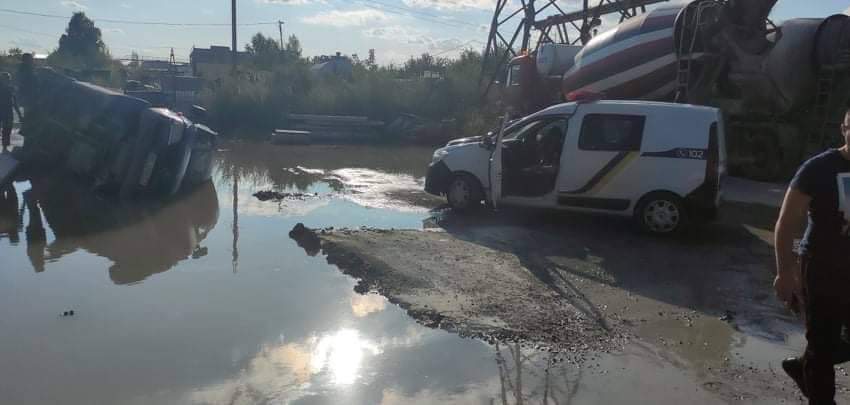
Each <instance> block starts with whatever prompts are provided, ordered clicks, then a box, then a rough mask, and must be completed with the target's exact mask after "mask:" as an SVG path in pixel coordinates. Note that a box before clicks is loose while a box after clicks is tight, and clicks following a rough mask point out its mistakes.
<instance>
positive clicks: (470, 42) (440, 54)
mask: <svg viewBox="0 0 850 405" xmlns="http://www.w3.org/2000/svg"><path fill="white" fill-rule="evenodd" d="M475 42H478V43H480V44H483V42H481V41H479V40H477V39H472V40H469V41H466V42H464V43H462V44H460V45H459V46H457V47H454V48H451V49H447V50H445V51H442V52H438V53H434V54H431V56H442V55H445V54H447V53H449V52H454V51H457V50H460V49H462V48H466V47H467V46H469V45H471V44H473V43H475Z"/></svg>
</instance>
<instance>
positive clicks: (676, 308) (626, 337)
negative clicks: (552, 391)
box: [308, 203, 845, 402]
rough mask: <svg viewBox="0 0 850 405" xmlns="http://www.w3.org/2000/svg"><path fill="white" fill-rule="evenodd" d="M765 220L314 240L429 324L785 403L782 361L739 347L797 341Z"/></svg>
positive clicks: (734, 215) (483, 228)
mask: <svg viewBox="0 0 850 405" xmlns="http://www.w3.org/2000/svg"><path fill="white" fill-rule="evenodd" d="M775 218H776V208H773V207H768V206H764V205H750V204H740V203H739V204H727V205H726V207H725V210H724V213H723V219H722V220H721V221H720V222H719V223H717V224H713V225H710V226H705V227H702V228H697V229H695V230H693V231H692V232H690V233H689V234H686V235H684V236H682V237H681V238H677V239H665V238H655V237H650V236H647V235H642V234H640V233H637V232H635V231H634V230H633V228H632V225H631V224H630V223H629V222H627V221H623V220H618V219H612V218H607V217H588V216H578V215H565V214H557V213H551V212H530V213H529V212H504V211H503V212H499V213H493V212H481V213H478V214H476V215H473V216H457V215H454V214H452V213H451V212H449V211H439V210H437V211H435V215H434V216H433V217H432V218H431V219H430V220H428V221H427V223H426V224H425V228H426V230H425V231H414V230H325V231H319V232H317V235H318V237H319V239H320V240H321V251H322V253H323V254H324V255H326V256H327V260H328V262H329V263H332V264H335V265H337V266H338V267H339V268H340V269H341V270H342V271H344V272H345V273H347V274H350V275H352V276H353V277H356V278H357V279H359V280H360V282H359V284H358V286H357V290H358V291H359V292H366V291H370V290H377V291H379V292H381V293H382V294H383V295H385V296H387V297H388V298H389V299H390V300H391V301H392V302H395V303H397V304H398V305H400V306H402V307H403V308H405V309H406V310H407V311H408V312H409V313H410V314H411V315H412V316H413V317H415V318H416V319H418V320H419V321H420V322H421V323H424V324H426V325H429V326H434V327H440V328H443V329H447V330H451V331H455V332H457V333H460V334H463V335H468V336H475V337H481V338H485V339H489V340H499V341H505V340H508V341H512V340H515V341H520V342H523V343H525V344H526V345H529V346H537V347H544V348H545V349H546V350H554V351H558V352H560V353H563V358H564V359H565V360H567V361H575V362H576V363H577V364H582V363H585V362H587V361H588V359H590V358H592V357H593V356H594V355H595V354H598V353H604V352H611V351H615V352H616V351H619V350H622V349H623V348H624V347H627V346H628V345H631V344H633V342H643V343H648V344H651V345H654V346H656V347H659V348H662V349H663V350H666V351H669V352H670V353H674V354H675V357H676V358H679V359H680V360H681V359H685V360H684V361H685V362H688V363H690V364H689V367H690V368H692V369H695V371H696V372H697V374H698V375H700V376H702V377H701V378H702V381H701V383H702V384H703V385H704V386H705V387H706V388H707V389H709V390H710V391H713V392H716V393H717V394H718V395H719V396H720V398H722V399H723V400H725V401H731V400H734V399H745V400H746V399H748V398H749V399H751V400H754V399H759V400H760V401H761V400H765V399H771V400H776V401H780V400H785V401H792V402H793V401H795V400H799V399H800V397H799V395H798V394H797V393H796V390H795V389H794V388H793V386H792V385H791V384H792V383H791V382H790V380H789V379H788V378H787V377H786V376H785V375H784V374H782V372H781V370H778V368H775V367H774V366H775V365H776V361H778V360H779V359H778V358H777V359H763V358H759V356H758V353H749V352H748V350H749V349H747V347H746V346H747V345H746V344H745V343H742V342H741V340H742V339H744V338H746V337H747V336H751V337H758V339H759V340H760V341H767V342H774V343H776V344H784V343H785V341H786V339H787V337H788V336H790V335H794V334H796V335H798V336H799V332H800V327H799V326H798V325H797V321H796V320H795V319H794V318H793V317H792V316H791V315H790V314H788V313H787V312H786V311H785V310H784V309H783V308H782V307H781V305H779V303H778V302H777V300H776V299H775V298H774V296H773V294H772V292H771V288H770V285H771V281H772V260H773V258H772V246H771V242H770V241H771V240H772V233H771V231H770V230H771V229H772V227H773V223H774V221H775ZM308 225H309V224H308ZM317 249H318V248H317V247H314V249H313V253H315V251H316V250H317ZM754 351H755V352H757V351H758V350H757V349H755V350H754ZM789 354H790V353H789ZM762 357H763V356H762ZM839 374H840V373H839ZM843 383H845V382H842V384H843ZM768 402H770V400H769V401H768Z"/></svg>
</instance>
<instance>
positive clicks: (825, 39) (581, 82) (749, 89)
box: [503, 0, 850, 180]
mask: <svg viewBox="0 0 850 405" xmlns="http://www.w3.org/2000/svg"><path fill="white" fill-rule="evenodd" d="M776 2H777V0H748V1H743V0H695V1H690V2H685V3H679V4H669V5H664V6H662V7H659V8H656V9H654V10H652V11H650V12H647V13H645V14H643V15H641V16H637V17H634V18H631V19H629V20H626V21H625V22H623V23H622V24H620V25H618V26H617V27H615V28H613V29H611V30H609V31H606V32H602V33H599V34H598V35H596V36H595V37H594V38H593V39H591V40H590V41H589V42H588V43H587V44H586V45H584V46H583V47H579V46H571V45H562V44H554V43H546V44H542V45H541V46H540V47H538V49H537V51H536V52H534V53H531V54H525V55H520V56H518V57H516V58H514V59H513V60H512V61H511V62H510V63H509V65H508V72H507V80H506V82H505V86H504V88H503V91H504V96H505V99H506V100H507V102H508V103H509V104H510V105H512V106H513V107H514V109H515V110H516V111H518V112H520V113H523V114H529V113H532V112H534V111H537V110H539V109H541V108H543V107H545V106H548V105H551V104H555V103H558V102H562V101H565V100H569V99H570V97H571V95H572V94H586V93H596V94H598V95H599V97H602V98H606V99H632V100H654V101H675V102H679V103H689V104H698V105H707V106H712V107H717V108H720V109H721V110H722V111H723V113H724V114H725V116H726V122H727V132H728V135H727V138H728V146H727V147H728V150H729V153H730V162H729V163H730V168H731V170H732V172H733V173H737V174H739V175H743V176H745V177H750V178H754V179H760V180H775V179H781V178H783V177H786V176H788V175H789V174H790V173H791V172H793V170H794V168H796V167H797V165H798V164H799V162H800V161H801V160H802V159H804V158H806V157H808V156H810V155H812V154H813V153H815V152H816V151H818V150H822V149H824V148H826V147H830V146H833V145H834V144H835V143H837V142H838V141H839V131H838V126H839V125H840V122H841V120H842V116H843V112H844V110H845V109H846V108H847V103H848V100H850V17H848V16H846V15H834V16H831V17H828V18H796V19H790V20H786V21H784V22H783V23H781V24H779V25H774V24H773V23H772V22H771V21H770V20H769V19H768V16H769V14H770V12H771V10H772V9H773V7H774V5H775V4H776Z"/></svg>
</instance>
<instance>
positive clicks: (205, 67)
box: [189, 45, 248, 80]
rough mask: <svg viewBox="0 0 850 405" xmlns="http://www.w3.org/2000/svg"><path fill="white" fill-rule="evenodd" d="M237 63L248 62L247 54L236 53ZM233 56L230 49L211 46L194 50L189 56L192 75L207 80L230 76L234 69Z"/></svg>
mask: <svg viewBox="0 0 850 405" xmlns="http://www.w3.org/2000/svg"><path fill="white" fill-rule="evenodd" d="M236 55H237V56H236V59H237V63H243V62H246V61H247V60H248V53H247V52H236ZM232 58H233V56H232V53H231V52H230V47H227V46H217V45H213V46H210V47H209V49H206V48H192V53H191V54H189V64H190V65H191V66H192V75H193V76H197V77H200V78H203V79H205V80H216V79H220V78H222V77H224V76H227V75H229V74H230V72H231V71H232V69H233V59H232Z"/></svg>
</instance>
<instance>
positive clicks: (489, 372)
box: [0, 144, 782, 404]
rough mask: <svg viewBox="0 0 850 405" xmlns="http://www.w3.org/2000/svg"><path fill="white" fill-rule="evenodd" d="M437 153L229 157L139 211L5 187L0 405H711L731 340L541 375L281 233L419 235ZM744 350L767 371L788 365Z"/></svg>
mask: <svg viewBox="0 0 850 405" xmlns="http://www.w3.org/2000/svg"><path fill="white" fill-rule="evenodd" d="M430 156H431V150H430V149H422V148H377V147H270V146H268V145H251V144H232V145H227V146H225V147H223V150H222V151H221V153H219V158H218V161H217V168H216V172H215V173H216V175H215V181H214V184H210V185H208V186H206V187H202V188H200V189H198V190H195V191H193V192H192V193H190V194H188V195H184V196H181V197H180V198H178V199H175V200H174V201H169V202H162V203H157V204H145V205H143V206H126V205H121V204H116V203H115V202H111V201H109V200H106V199H102V198H99V197H97V196H94V195H92V194H90V193H87V192H86V191H85V190H84V189H83V188H81V187H79V186H78V185H75V183H73V182H71V181H68V180H66V179H59V178H50V177H41V178H33V179H31V180H28V181H20V182H17V183H14V190H13V192H12V190H7V192H10V194H9V195H8V196H7V198H5V199H4V200H3V201H2V202H0V359H2V361H0V403H4V404H5V403H9V404H40V403H45V404H46V403H51V404H52V403H62V404H94V403H98V404H154V403H165V404H187V403H189V404H191V403H198V404H267V403H268V404H278V403H281V404H283V403H298V404H302V403H304V404H307V403H327V404H348V403H350V404H420V403H423V404H424V403H446V402H449V403H474V404H478V403H480V404H493V403H499V404H522V403H559V404H565V403H573V404H587V403H685V402H687V403H690V404H704V403H719V402H721V400H720V399H718V397H717V396H715V395H713V394H712V393H711V392H710V391H711V387H706V386H705V385H704V384H700V383H697V382H696V381H698V378H697V374H699V370H700V369H701V368H702V367H704V366H705V364H709V363H710V364H715V363H718V364H721V363H722V359H723V358H725V357H728V356H733V353H734V352H736V351H738V350H743V349H742V347H745V346H746V345H747V341H746V340H742V339H741V337H740V336H736V335H734V334H732V333H728V334H721V335H720V336H714V335H711V336H710V337H711V339H714V341H716V343H715V342H714V341H713V343H712V344H714V345H715V346H713V349H712V350H707V349H703V348H701V349H700V351H689V350H685V349H676V350H665V349H663V345H659V347H662V349H658V348H657V347H654V346H649V345H645V344H635V345H632V346H629V347H627V348H624V349H623V350H622V352H621V353H618V354H613V355H612V354H606V355H599V356H595V357H593V360H590V361H588V363H585V364H573V363H569V362H556V363H553V362H552V360H553V357H552V355H550V354H549V353H546V352H539V351H533V350H529V349H522V348H520V347H518V346H517V345H515V344H500V345H496V346H494V345H490V344H486V343H484V342H481V341H477V340H471V339H462V338H460V337H458V336H456V335H453V334H450V333H448V332H445V331H441V330H435V329H429V328H426V327H424V326H421V325H419V324H417V323H416V322H414V321H413V320H412V319H410V318H409V317H408V316H407V315H406V314H405V312H404V311H403V310H401V309H399V308H397V307H395V306H394V305H392V304H390V303H388V302H387V301H386V300H385V299H384V298H383V297H381V296H379V295H374V294H370V295H360V294H357V293H355V292H354V289H353V288H354V286H355V281H354V280H353V279H351V278H349V277H348V276H345V275H343V274H342V273H341V272H339V271H338V270H337V269H336V268H335V267H333V266H331V265H329V264H327V262H326V260H325V259H324V258H322V257H310V256H308V255H305V254H304V250H303V249H302V248H300V247H298V246H297V245H296V243H295V242H294V241H292V240H291V239H290V238H289V237H288V236H287V233H288V231H289V230H290V229H292V227H293V226H294V225H295V224H296V223H298V222H304V223H306V224H309V225H310V226H312V227H331V226H333V227H337V228H339V227H361V226H368V227H378V228H422V227H423V223H425V221H426V220H427V219H428V218H429V216H430V214H429V210H428V207H433V206H434V205H436V204H439V201H435V200H432V199H429V198H428V197H426V196H424V195H423V194H422V192H421V188H422V182H423V178H422V177H423V176H424V174H425V170H426V166H427V164H428V162H429V160H430ZM262 190H271V191H276V192H281V193H299V194H301V195H302V196H301V197H299V198H284V199H282V200H280V201H259V200H258V199H257V198H255V197H254V196H253V194H254V193H256V192H257V191H262ZM70 310H73V311H74V315H73V316H62V315H63V312H66V311H70ZM694 333H698V331H695V332H694ZM706 333H708V332H706ZM702 338H703V336H701V335H700V336H697V337H695V338H694V340H699V339H702ZM706 339H707V338H706ZM750 341H753V340H752V339H750ZM751 345H752V344H751ZM755 346H756V349H754V350H756V351H767V352H769V353H770V354H771V355H770V356H765V357H766V358H767V357H769V359H766V360H765V361H766V362H775V361H776V360H778V358H779V356H778V354H777V353H782V352H781V350H778V349H776V347H775V346H774V345H772V344H771V345H770V346H769V347H766V346H765V345H764V344H761V345H760V344H756V345H755ZM694 353H696V354H694ZM748 400H749V401H754V402H757V401H758V399H756V398H748ZM767 402H769V401H767Z"/></svg>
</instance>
